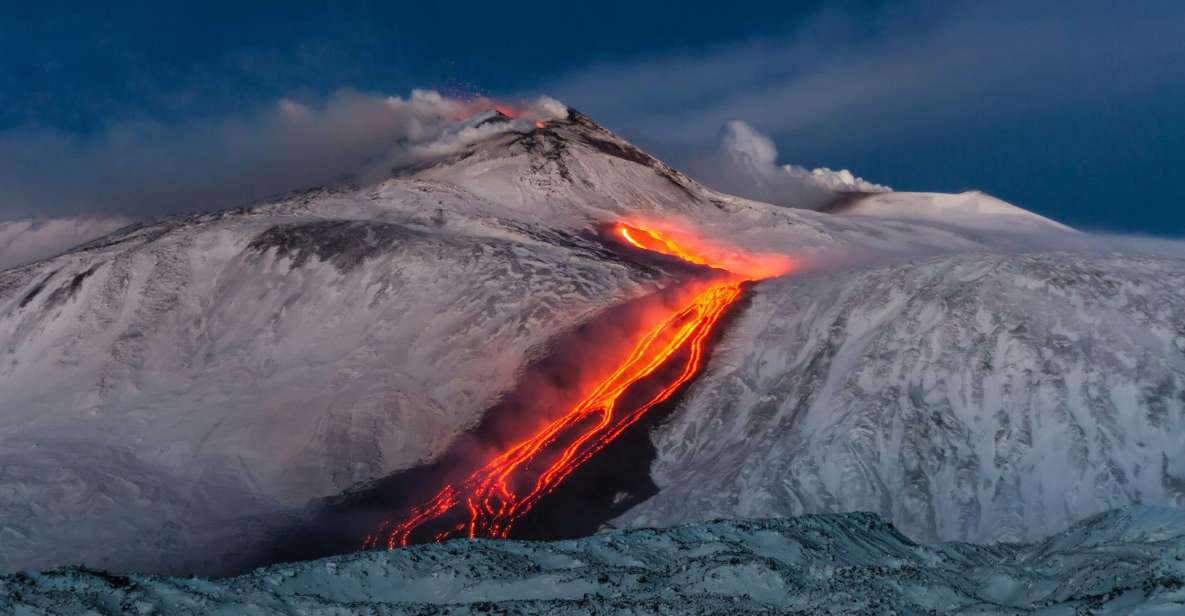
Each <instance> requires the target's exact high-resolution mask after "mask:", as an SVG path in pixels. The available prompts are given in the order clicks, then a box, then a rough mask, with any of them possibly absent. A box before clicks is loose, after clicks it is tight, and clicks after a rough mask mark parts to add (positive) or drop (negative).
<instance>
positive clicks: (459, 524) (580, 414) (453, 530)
mask: <svg viewBox="0 0 1185 616" xmlns="http://www.w3.org/2000/svg"><path fill="white" fill-rule="evenodd" d="M615 232H616V233H617V234H618V235H619V236H620V237H621V238H622V239H624V240H625V241H626V242H627V243H629V244H630V245H632V246H634V247H636V248H639V249H642V250H648V251H653V252H659V253H662V254H666V255H670V256H674V257H678V258H680V259H683V260H685V261H687V262H689V263H695V264H698V265H705V266H712V267H717V268H718V269H725V268H723V267H720V266H719V264H713V263H710V262H709V261H708V260H707V259H706V258H705V257H704V256H703V255H700V254H696V253H695V252H692V251H689V250H688V249H685V248H684V247H682V246H680V244H678V243H677V242H675V241H674V240H673V239H671V238H669V237H666V236H665V235H664V234H662V233H660V232H658V231H655V230H653V229H647V228H642V227H639V226H636V225H633V224H630V225H626V224H619V225H617V226H616V228H615ZM754 278H755V276H752V275H745V274H741V273H730V275H729V276H727V277H725V278H723V279H721V280H719V281H718V282H716V283H714V284H711V285H710V286H708V287H707V288H706V289H705V290H704V291H701V292H700V293H698V294H696V295H695V296H694V297H693V298H692V299H691V300H690V301H688V302H687V303H686V304H684V305H683V306H682V307H680V308H679V309H677V310H675V311H674V312H672V313H671V314H670V315H668V316H667V317H666V318H665V319H664V320H663V321H662V322H660V323H659V324H658V325H656V326H654V327H652V328H651V329H650V330H649V331H646V332H644V333H643V334H642V335H641V336H640V337H639V338H638V339H637V341H636V342H635V343H634V346H633V348H632V350H631V351H630V353H629V355H628V356H627V357H626V359H625V360H623V361H622V362H621V364H620V365H619V366H618V367H617V368H616V370H614V371H613V373H612V374H610V375H609V376H607V377H605V378H604V379H602V380H601V381H600V382H598V383H596V384H595V385H594V386H593V387H592V388H591V389H590V391H589V392H588V393H587V394H586V395H585V396H584V398H583V399H582V400H580V401H579V402H578V403H576V404H575V405H574V406H572V407H571V408H570V409H568V410H567V411H566V412H565V413H564V414H562V415H560V416H559V417H558V418H557V419H555V420H552V421H551V422H550V423H548V424H546V425H545V426H544V427H543V428H541V429H539V430H538V431H537V432H535V433H534V434H532V435H531V436H529V437H527V438H525V439H524V440H522V441H520V442H518V443H516V444H515V445H513V446H511V447H510V448H508V449H506V450H505V451H504V452H502V453H501V454H499V455H498V456H497V457H495V458H493V459H492V460H490V461H489V462H487V463H486V464H485V465H484V466H482V467H481V468H480V469H478V470H477V471H475V472H474V473H472V474H471V475H469V476H468V477H467V478H465V479H464V480H463V481H460V482H457V483H455V484H449V485H446V486H444V488H442V489H441V490H440V492H438V493H437V494H436V496H435V497H434V498H432V499H431V500H429V501H428V502H426V503H424V504H422V505H420V506H418V507H415V508H413V509H412V510H411V511H410V512H409V513H408V515H407V517H405V518H404V519H402V520H400V521H398V522H392V521H388V522H384V523H383V524H382V525H381V526H380V527H379V528H378V530H377V531H376V532H375V533H374V534H373V535H370V536H368V537H367V538H366V541H365V543H364V544H363V548H364V549H369V548H374V547H378V546H380V545H385V546H386V547H387V548H388V549H394V548H397V547H402V546H405V545H407V544H408V543H409V541H410V540H411V537H412V533H414V532H416V531H417V530H418V529H422V530H421V531H420V532H421V534H425V533H426V532H428V531H429V529H424V527H425V525H431V526H432V527H434V528H440V527H441V526H443V529H441V530H438V531H437V532H435V533H434V534H432V535H431V537H432V539H433V540H435V541H443V540H445V539H450V538H454V537H469V538H471V539H472V538H476V537H488V538H506V537H509V535H510V531H511V528H512V527H513V525H514V523H515V522H516V521H518V520H519V519H520V518H522V517H523V516H524V515H525V514H526V513H527V512H528V511H530V510H531V508H532V507H534V506H535V505H536V504H537V503H538V502H539V500H540V499H542V498H543V497H544V496H546V495H547V494H549V493H550V492H551V491H552V490H554V489H555V488H556V486H558V485H559V484H560V483H561V482H562V481H563V480H564V479H565V478H567V477H568V476H569V475H570V474H571V473H572V472H573V471H574V470H575V469H576V468H577V467H579V466H580V465H581V464H583V463H584V462H586V461H587V460H589V459H590V458H592V457H593V456H594V455H596V454H597V452H599V451H601V450H602V449H604V448H605V446H606V445H608V444H609V443H611V442H612V441H613V440H614V439H616V438H617V437H618V436H620V435H621V434H622V433H623V432H624V431H625V430H626V429H627V428H629V427H630V426H631V425H633V424H635V423H636V422H637V421H638V420H639V419H641V418H642V417H643V416H644V415H645V414H646V413H647V412H648V411H650V410H651V409H653V408H654V407H655V406H657V405H659V404H661V403H663V402H664V401H666V400H668V399H669V398H670V397H671V396H673V395H674V394H675V392H676V391H678V390H679V388H680V387H682V386H683V385H685V384H686V383H687V382H688V381H690V380H691V379H692V378H693V377H694V376H695V375H696V374H697V373H698V372H699V369H700V367H701V365H702V362H703V352H704V343H705V340H706V339H707V338H708V336H709V334H711V333H712V331H713V329H714V328H715V327H716V325H717V324H718V323H719V321H720V318H721V317H722V316H723V315H724V314H725V312H726V311H727V310H728V308H729V307H730V306H732V305H733V303H734V302H736V301H737V299H739V298H740V296H741V285H742V284H743V283H744V282H745V281H746V280H752V279H754ZM672 362H674V363H672ZM660 369H661V371H660ZM656 373H657V374H656ZM652 376H655V377H656V378H661V379H662V380H661V381H660V382H659V383H658V386H657V387H656V391H655V392H654V393H651V394H649V395H648V397H647V398H646V399H645V401H644V402H642V403H641V404H640V405H637V406H628V405H626V404H622V397H623V396H624V395H625V394H626V393H627V391H630V389H631V387H633V386H635V385H637V384H638V383H639V382H641V381H643V380H644V379H648V378H650V377H652ZM651 387H652V388H654V387H653V386H651ZM450 524H451V525H450ZM426 536H427V535H425V537H426Z"/></svg>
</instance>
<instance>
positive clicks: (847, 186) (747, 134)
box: [683, 120, 890, 209]
mask: <svg viewBox="0 0 1185 616" xmlns="http://www.w3.org/2000/svg"><path fill="white" fill-rule="evenodd" d="M683 166H684V168H685V169H686V170H687V172H688V173H690V174H692V175H694V176H695V177H697V178H698V179H700V180H701V181H703V182H704V183H706V184H708V185H710V186H712V187H713V188H716V189H718V190H722V191H724V192H727V193H731V194H734V195H738V196H741V197H748V198H750V199H757V200H759V201H765V202H768V203H774V204H777V205H784V206H788V207H797V208H807V209H817V208H819V207H822V206H824V205H827V204H828V203H830V202H831V201H833V200H834V199H835V198H836V196H837V194H839V193H853V192H858V193H869V192H885V191H888V190H890V189H889V187H887V186H882V185H880V184H874V183H872V182H868V181H866V180H864V179H862V178H859V177H856V176H855V175H853V174H852V172H850V171H848V170H846V169H841V170H839V171H833V170H831V169H828V168H826V167H822V168H818V169H813V170H812V169H807V168H805V167H800V166H797V165H789V164H783V165H779V164H778V148H777V146H776V145H774V142H773V140H772V139H770V138H769V136H768V135H765V134H764V133H761V132H760V131H758V130H756V129H755V128H753V127H752V126H749V125H748V124H746V123H745V122H742V121H740V120H732V121H729V122H726V123H725V124H724V127H723V128H721V129H720V134H719V138H718V141H717V144H716V147H715V148H712V149H709V150H705V151H703V152H702V153H700V154H698V155H696V156H693V157H689V158H688V159H687V160H686V161H685V162H684V164H683Z"/></svg>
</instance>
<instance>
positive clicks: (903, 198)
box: [827, 190, 1071, 233]
mask: <svg viewBox="0 0 1185 616" xmlns="http://www.w3.org/2000/svg"><path fill="white" fill-rule="evenodd" d="M827 209H828V210H829V211H832V212H836V213H842V214H844V215H847V216H860V217H864V216H866V217H872V218H889V219H895V220H906V221H913V222H924V223H928V224H931V225H940V226H949V227H957V228H964V229H972V230H978V231H995V232H1016V233H1032V232H1039V231H1061V232H1065V231H1071V229H1070V228H1069V227H1067V226H1065V225H1063V224H1061V223H1059V222H1056V221H1053V220H1050V219H1048V218H1045V217H1044V216H1040V215H1038V214H1034V213H1032V212H1030V211H1028V210H1024V209H1021V208H1019V207H1016V206H1015V205H1012V204H1010V203H1007V202H1005V201H1001V200H1000V199H997V198H995V197H993V196H991V195H988V194H985V193H982V192H980V191H977V190H973V191H968V192H964V193H959V194H955V195H948V194H942V193H912V192H882V193H875V194H867V195H865V194H860V195H850V196H848V197H847V198H846V199H842V200H840V201H839V202H837V203H836V204H833V205H832V206H830V207H829V208H827Z"/></svg>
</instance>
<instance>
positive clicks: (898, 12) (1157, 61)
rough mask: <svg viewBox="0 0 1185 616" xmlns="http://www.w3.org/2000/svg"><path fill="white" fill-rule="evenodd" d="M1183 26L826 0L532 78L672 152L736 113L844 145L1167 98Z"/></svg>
mask: <svg viewBox="0 0 1185 616" xmlns="http://www.w3.org/2000/svg"><path fill="white" fill-rule="evenodd" d="M1183 38H1185V4H1183V3H1180V2H1164V1H1151V2H1144V3H1139V4H1138V5H1127V4H1117V3H1112V2H1102V1H1099V0H1086V1H1082V2H1048V3H1022V2H1016V1H1009V0H1005V1H1003V2H993V3H971V2H960V1H954V2H947V3H928V2H922V1H920V0H918V1H914V2H906V3H892V4H890V5H888V6H887V8H884V9H882V10H880V12H876V11H871V12H870V11H868V10H860V11H853V12H848V11H844V10H842V9H835V8H828V9H824V10H822V11H821V12H819V13H818V14H817V15H816V16H815V17H814V18H812V19H809V20H807V21H806V22H805V23H803V24H801V26H800V27H798V28H797V29H795V30H793V31H792V32H788V33H786V34H785V35H782V36H767V37H762V38H756V39H751V40H746V41H739V42H736V43H734V44H730V45H723V46H718V47H714V48H711V49H708V50H704V51H700V52H696V53H678V54H667V55H657V56H651V57H642V58H633V59H630V60H628V61H621V62H614V63H606V64H599V65H596V66H590V67H581V68H579V69H577V70H573V71H571V72H570V73H567V74H565V75H563V76H560V77H558V78H555V79H552V80H549V81H546V82H543V83H540V84H538V85H537V86H536V89H537V90H538V91H545V92H548V93H551V94H553V95H555V96H558V97H560V98H562V99H563V100H566V101H568V102H569V103H571V104H572V105H574V106H576V107H577V108H579V109H581V110H582V111H585V112H587V113H589V114H591V115H592V116H593V117H596V118H597V119H598V120H600V121H602V122H604V123H605V124H606V125H608V126H610V127H612V128H615V129H617V130H620V131H622V132H623V133H625V134H627V135H628V136H630V137H631V138H633V139H635V140H637V141H639V142H640V143H643V144H646V145H649V146H650V147H651V148H652V149H655V150H657V152H656V153H657V154H659V155H664V156H665V157H666V158H669V159H672V162H674V163H676V164H678V163H680V162H682V161H681V160H680V158H682V157H683V156H686V155H688V152H689V151H691V150H693V149H694V148H695V147H702V146H703V145H704V144H706V143H708V142H709V141H710V140H711V138H712V135H713V133H714V132H715V131H717V130H718V129H719V127H720V126H721V125H723V124H724V123H725V122H727V121H730V120H734V119H740V120H743V121H746V122H749V123H751V124H752V125H754V126H759V127H761V129H762V130H764V131H766V132H767V133H770V134H772V135H774V136H776V137H777V138H778V139H779V140H780V141H781V142H782V143H783V144H786V143H787V142H790V143H793V144H794V145H795V148H794V149H795V151H796V152H809V151H816V152H818V151H823V150H827V151H828V152H829V153H831V154H835V153H837V152H838V153H840V154H841V155H842V153H843V152H844V151H851V150H856V149H867V148H876V147H880V148H885V147H886V145H887V144H895V145H896V144H901V143H907V144H916V143H917V141H919V140H923V139H926V138H927V136H933V135H937V134H941V133H943V132H946V131H949V130H950V129H951V128H952V127H964V126H967V125H976V126H1007V125H1009V124H1010V123H1011V122H1012V121H1013V119H1015V118H1016V117H1018V116H1025V115H1028V116H1034V115H1036V114H1039V113H1042V112H1055V113H1056V112H1057V111H1058V110H1059V109H1061V108H1063V107H1064V106H1066V105H1073V106H1075V107H1076V108H1086V107H1089V106H1092V105H1093V106H1099V107H1104V108H1105V107H1108V106H1112V107H1113V106H1114V105H1115V104H1119V103H1121V102H1122V101H1125V100H1134V99H1139V98H1141V97H1148V96H1156V95H1157V93H1158V92H1162V91H1163V90H1164V89H1165V85H1166V84H1181V83H1182V76H1181V73H1180V71H1179V67H1180V66H1181V63H1182V62H1185V46H1182V45H1181V43H1180V41H1181V40H1182V39H1183ZM783 149H788V148H783Z"/></svg>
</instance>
